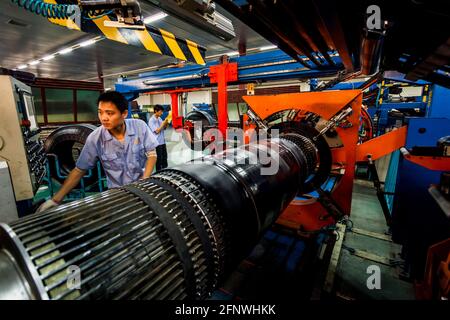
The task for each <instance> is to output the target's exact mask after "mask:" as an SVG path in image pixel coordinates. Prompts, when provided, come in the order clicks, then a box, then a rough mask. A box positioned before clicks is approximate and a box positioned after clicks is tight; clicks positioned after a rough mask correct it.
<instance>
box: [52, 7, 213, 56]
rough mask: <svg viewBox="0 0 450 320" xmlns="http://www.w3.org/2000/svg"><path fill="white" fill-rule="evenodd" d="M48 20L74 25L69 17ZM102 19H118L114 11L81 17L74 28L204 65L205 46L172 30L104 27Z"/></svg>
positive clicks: (66, 25)
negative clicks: (96, 16)
mask: <svg viewBox="0 0 450 320" xmlns="http://www.w3.org/2000/svg"><path fill="white" fill-rule="evenodd" d="M46 2H51V3H57V2H61V0H46ZM49 21H50V22H52V23H55V24H58V25H62V26H65V27H67V28H71V27H70V25H71V24H74V22H73V21H72V20H62V19H49ZM68 21H71V22H68ZM105 21H117V18H116V16H115V15H114V14H110V15H107V16H103V17H100V18H97V19H81V26H77V25H75V24H74V25H75V26H76V27H77V30H81V31H83V32H86V33H93V34H95V35H101V36H104V37H106V38H107V39H110V40H113V41H117V42H120V43H124V44H128V45H132V46H136V47H140V48H144V49H146V50H148V51H151V52H155V53H158V54H162V55H166V56H171V57H175V58H177V59H180V60H184V61H190V62H194V63H197V64H205V52H206V49H205V48H203V47H201V46H199V45H198V44H196V43H195V42H193V41H190V40H183V39H179V38H177V37H175V35H174V34H173V33H171V32H168V31H166V30H163V29H157V28H154V27H151V26H146V30H137V29H127V28H118V27H105V25H104V22H105Z"/></svg>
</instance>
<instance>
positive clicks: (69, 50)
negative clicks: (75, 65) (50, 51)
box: [57, 48, 73, 54]
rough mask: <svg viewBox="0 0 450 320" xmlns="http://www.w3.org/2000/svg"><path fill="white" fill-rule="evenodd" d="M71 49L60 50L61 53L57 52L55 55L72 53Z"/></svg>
mask: <svg viewBox="0 0 450 320" xmlns="http://www.w3.org/2000/svg"><path fill="white" fill-rule="evenodd" d="M72 50H73V49H72V48H66V49H62V50H61V51H58V52H57V53H59V54H66V53H69V52H72Z"/></svg>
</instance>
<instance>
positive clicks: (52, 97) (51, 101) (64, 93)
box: [45, 89, 75, 123]
mask: <svg viewBox="0 0 450 320" xmlns="http://www.w3.org/2000/svg"><path fill="white" fill-rule="evenodd" d="M45 100H46V104H47V120H48V122H49V123H51V122H73V121H75V119H74V116H73V90H72V89H45Z"/></svg>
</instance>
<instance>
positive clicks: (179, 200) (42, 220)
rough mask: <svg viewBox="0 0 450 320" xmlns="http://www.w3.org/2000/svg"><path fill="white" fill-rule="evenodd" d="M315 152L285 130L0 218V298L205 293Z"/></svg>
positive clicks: (297, 182)
mask: <svg viewBox="0 0 450 320" xmlns="http://www.w3.org/2000/svg"><path fill="white" fill-rule="evenodd" d="M315 159H317V149H316V148H315V146H314V143H313V142H312V139H310V138H309V137H305V136H300V135H298V134H286V135H285V136H283V137H282V138H279V139H270V140H263V141H260V142H259V143H256V144H250V145H245V146H242V147H239V148H235V149H229V150H226V151H224V152H223V153H219V154H216V155H213V156H207V157H204V158H202V159H199V160H194V161H192V162H191V163H186V164H183V165H180V166H176V167H174V168H171V169H166V170H163V171H161V172H158V173H156V174H154V175H152V177H151V178H149V179H146V180H143V181H139V182H137V183H133V184H130V185H127V186H123V187H120V188H117V189H111V190H109V191H106V192H103V193H100V194H98V195H95V196H91V197H87V198H85V199H83V200H79V201H74V202H71V203H69V204H66V205H61V206H59V207H57V208H54V209H51V210H48V211H45V212H42V213H40V214H35V215H32V216H29V217H27V218H24V219H21V220H18V221H17V222H15V223H12V224H10V226H7V225H4V224H2V225H1V228H0V298H3V299H204V298H207V297H208V296H209V295H210V294H211V293H212V291H213V290H214V289H215V288H216V287H217V285H218V283H220V281H221V280H222V279H223V277H225V276H226V275H227V274H229V273H230V271H232V270H233V268H234V267H235V266H236V264H237V263H238V262H239V261H240V260H241V259H243V258H244V257H245V256H246V254H248V253H249V251H250V250H251V249H252V247H253V246H254V245H255V244H256V242H257V241H258V239H259V237H260V236H261V233H262V232H263V231H264V230H266V229H267V227H269V226H270V225H271V224H272V223H273V222H274V221H275V219H276V218H277V217H278V216H279V214H280V213H281V212H282V211H283V210H284V209H285V208H286V206H287V205H288V204H289V202H290V201H291V200H292V199H293V198H294V197H295V195H296V194H297V192H298V191H299V190H300V189H301V187H302V184H303V182H304V181H306V179H307V178H308V177H310V176H311V175H312V174H313V173H314V170H315V165H316V163H315V161H316V160H315Z"/></svg>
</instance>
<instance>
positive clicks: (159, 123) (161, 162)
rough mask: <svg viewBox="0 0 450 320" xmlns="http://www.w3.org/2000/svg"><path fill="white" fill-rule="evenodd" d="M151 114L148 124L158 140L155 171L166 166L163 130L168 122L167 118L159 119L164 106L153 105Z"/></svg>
mask: <svg viewBox="0 0 450 320" xmlns="http://www.w3.org/2000/svg"><path fill="white" fill-rule="evenodd" d="M153 112H154V113H153V115H152V116H151V118H150V120H149V121H148V126H149V127H150V130H151V131H152V132H153V133H154V134H155V136H156V140H157V141H158V146H157V147H156V154H157V156H158V158H157V160H156V171H159V170H161V169H164V168H167V148H166V141H165V139H164V130H165V129H166V128H167V125H168V124H169V121H168V119H169V118H166V119H165V120H164V121H163V120H162V119H161V116H162V114H163V112H164V108H163V106H162V105H159V104H157V105H155V106H154V107H153Z"/></svg>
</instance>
